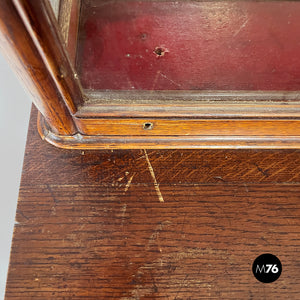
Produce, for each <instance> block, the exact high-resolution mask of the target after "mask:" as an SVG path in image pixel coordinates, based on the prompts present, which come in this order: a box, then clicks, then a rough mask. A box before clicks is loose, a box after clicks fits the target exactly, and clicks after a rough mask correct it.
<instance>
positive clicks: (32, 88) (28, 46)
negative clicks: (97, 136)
mask: <svg viewBox="0 0 300 300" xmlns="http://www.w3.org/2000/svg"><path fill="white" fill-rule="evenodd" d="M0 49H1V52H2V53H3V55H5V56H6V58H7V60H8V61H9V63H10V64H11V66H12V68H13V70H14V71H15V73H16V74H17V76H18V77H19V78H20V80H21V81H22V82H23V84H24V85H25V86H26V88H27V90H28V91H29V92H30V94H31V96H32V99H33V102H34V104H35V105H36V107H37V108H38V109H39V111H40V112H41V113H42V114H43V116H44V118H45V119H46V121H47V123H48V124H49V126H50V127H51V130H52V131H53V132H54V133H56V134H61V135H63V134H66V135H70V134H71V135H72V134H74V133H76V131H77V129H76V127H75V125H74V123H73V120H72V118H71V115H70V113H69V111H68V110H67V108H66V105H65V102H64V101H63V99H62V98H61V96H60V94H59V92H58V90H57V86H56V85H55V84H54V82H53V80H52V79H51V77H50V76H48V69H47V68H46V66H45V64H44V62H43V60H42V59H41V57H40V54H39V52H38V51H37V48H36V46H35V45H34V43H33V42H32V39H31V37H30V35H29V34H28V32H27V30H26V28H25V26H24V24H23V22H22V20H21V19H20V17H19V15H18V12H17V11H16V9H15V7H14V5H13V2H12V1H10V0H2V1H0Z"/></svg>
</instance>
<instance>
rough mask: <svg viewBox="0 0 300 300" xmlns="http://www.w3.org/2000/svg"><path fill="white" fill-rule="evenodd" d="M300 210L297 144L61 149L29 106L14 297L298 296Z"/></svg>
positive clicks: (10, 290) (11, 277) (9, 293)
mask: <svg viewBox="0 0 300 300" xmlns="http://www.w3.org/2000/svg"><path fill="white" fill-rule="evenodd" d="M299 216H300V151H298V150H280V151H277V150H263V151H262V150H260V151H257V150H156V151H153V150H149V151H147V150H134V151H130V150H123V151H121V150H118V151H111V150H107V151H92V150H89V151H81V150H62V149H58V148H55V147H53V146H51V145H49V144H47V143H46V142H44V141H42V140H41V139H40V137H39V136H38V133H37V129H36V110H33V113H32V116H31V123H30V127H29V135H28V140H27V146H26V154H25V161H24V167H23V175H22V182H21V186H20V195H19V202H18V208H17V216H16V225H15V231H14V237H13V244H12V249H11V261H10V267H9V273H8V281H7V289H6V299H124V300H125V299H130V300H131V299H132V300H133V299H136V300H138V299H177V300H179V299H249V300H250V299H299V295H300V282H299V278H300V238H299V231H300V218H299ZM262 253H272V254H274V255H276V256H277V257H278V258H279V259H280V261H281V263H282V274H281V276H280V278H279V279H278V280H277V281H275V282H273V283H262V282H259V281H258V280H257V279H256V278H255V277H254V275H253V273H252V263H253V261H254V259H255V258H256V257H258V256H259V255H260V254H262Z"/></svg>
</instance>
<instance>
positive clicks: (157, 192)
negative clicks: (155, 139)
mask: <svg viewBox="0 0 300 300" xmlns="http://www.w3.org/2000/svg"><path fill="white" fill-rule="evenodd" d="M144 153H145V158H146V161H147V164H148V168H149V171H150V174H151V177H152V179H153V183H154V188H155V191H156V194H157V196H158V200H159V202H165V201H164V198H163V196H162V194H161V191H160V189H159V184H158V183H157V181H156V177H155V173H154V170H153V168H152V165H151V162H150V160H149V157H148V153H147V151H146V149H144Z"/></svg>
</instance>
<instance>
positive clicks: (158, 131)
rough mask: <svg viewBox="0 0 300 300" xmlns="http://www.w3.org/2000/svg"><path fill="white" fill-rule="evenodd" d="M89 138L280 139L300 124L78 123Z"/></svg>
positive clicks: (298, 130)
mask: <svg viewBox="0 0 300 300" xmlns="http://www.w3.org/2000/svg"><path fill="white" fill-rule="evenodd" d="M74 121H75V124H76V126H77V128H78V130H79V131H80V132H81V133H82V134H86V135H132V136H137V135H138V136H143V135H145V136H159V135H160V136H161V135H164V136H176V135H177V136H182V137H184V136H189V135H199V136H220V137H222V136H273V135H274V133H276V135H280V136H289V135H290V136H293V135H300V120H246V119H243V120H232V119H231V120H225V119H217V120H215V119H213V120H211V119H200V120H194V119H193V120H191V119H175V118H174V119H150V118H149V119H137V118H129V119H115V118H114V119H112V118H109V119H99V118H97V119H77V118H75V119H74Z"/></svg>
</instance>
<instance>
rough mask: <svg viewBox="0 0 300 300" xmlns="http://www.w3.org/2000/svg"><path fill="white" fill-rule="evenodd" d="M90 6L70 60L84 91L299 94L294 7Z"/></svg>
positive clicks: (298, 11)
mask: <svg viewBox="0 0 300 300" xmlns="http://www.w3.org/2000/svg"><path fill="white" fill-rule="evenodd" d="M91 3H92V4H90V6H89V5H88V4H86V5H85V8H83V10H82V13H81V25H80V30H79V46H78V53H77V68H78V71H79V74H80V78H81V82H82V85H83V87H84V88H87V89H97V90H99V89H100V90H102V89H108V90H134V89H137V90H300V2H297V1H265V2H264V1H258V2H257V1H228V2H225V1H208V2H195V1H176V2H175V1H170V2H158V1H157V2H155V1H91ZM155 52H156V53H155ZM160 54H161V55H160Z"/></svg>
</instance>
